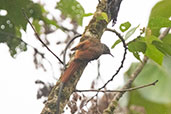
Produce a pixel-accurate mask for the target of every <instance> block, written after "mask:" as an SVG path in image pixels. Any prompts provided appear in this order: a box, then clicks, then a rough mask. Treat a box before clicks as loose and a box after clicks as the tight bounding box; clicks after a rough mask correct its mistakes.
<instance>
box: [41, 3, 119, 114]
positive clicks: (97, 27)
mask: <svg viewBox="0 0 171 114" xmlns="http://www.w3.org/2000/svg"><path fill="white" fill-rule="evenodd" d="M115 1H116V2H118V1H120V2H121V1H122V0H115ZM107 2H108V0H101V2H100V3H99V4H98V6H97V8H96V12H95V13H94V16H93V18H92V19H91V21H90V23H89V25H88V26H87V27H86V28H85V31H84V33H83V34H82V38H81V40H80V42H82V41H84V40H86V39H87V38H97V39H101V36H102V34H103V33H104V31H105V29H106V27H107V24H108V23H109V22H110V21H111V14H108V13H109V12H108V11H107ZM119 5H120V4H119ZM116 7H117V6H116ZM118 7H119V6H118ZM117 11H118V10H117ZM102 13H106V14H107V15H108V21H106V20H105V19H99V18H98V17H99V16H101V15H102ZM115 13H118V12H115ZM116 16H117V15H116ZM115 18H117V17H115ZM71 60H72V58H71ZM86 66H87V63H81V65H80V68H79V69H78V71H77V72H75V73H74V75H73V76H72V77H71V78H70V80H69V81H68V82H67V83H66V84H65V87H64V89H63V91H62V93H63V94H62V95H63V96H61V104H60V112H62V110H63V109H64V107H65V105H66V104H67V102H68V100H69V98H70V96H71V94H72V93H73V91H74V90H75V87H76V85H77V82H78V81H79V79H80V77H81V75H82V73H83V71H84V69H85V67H86ZM61 76H62V75H61ZM60 79H61V77H60ZM60 79H59V80H58V81H57V83H56V85H55V86H54V88H53V89H52V91H51V93H50V94H49V96H48V100H47V102H46V103H45V107H44V108H43V110H42V112H41V114H55V112H56V104H57V99H58V91H59V85H60V83H61V81H60Z"/></svg>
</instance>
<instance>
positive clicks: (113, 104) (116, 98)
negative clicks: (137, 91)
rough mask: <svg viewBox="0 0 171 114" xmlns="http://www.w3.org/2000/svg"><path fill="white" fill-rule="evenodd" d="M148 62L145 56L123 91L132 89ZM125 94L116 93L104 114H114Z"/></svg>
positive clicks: (166, 31)
mask: <svg viewBox="0 0 171 114" xmlns="http://www.w3.org/2000/svg"><path fill="white" fill-rule="evenodd" d="M169 30H170V28H167V29H166V30H165V31H164V32H163V33H161V34H160V36H159V39H163V38H164V37H165V36H166V35H167V34H168V33H169ZM147 61H148V58H147V57H146V56H144V59H143V61H142V63H139V65H138V67H137V68H136V70H135V71H134V72H133V73H132V74H131V76H130V79H129V80H128V82H127V83H126V84H125V85H124V86H123V88H122V90H124V89H128V88H130V87H131V85H132V83H133V81H134V80H135V79H136V77H137V76H138V74H139V73H140V72H141V71H142V69H143V68H144V66H145V64H146V63H147ZM125 92H126V91H123V92H118V93H116V94H115V96H114V98H113V100H112V101H111V103H110V104H109V106H108V108H107V109H105V110H104V112H103V114H111V113H113V112H114V110H115V109H116V107H117V105H118V101H119V99H120V98H121V97H122V96H123V94H124V93H125Z"/></svg>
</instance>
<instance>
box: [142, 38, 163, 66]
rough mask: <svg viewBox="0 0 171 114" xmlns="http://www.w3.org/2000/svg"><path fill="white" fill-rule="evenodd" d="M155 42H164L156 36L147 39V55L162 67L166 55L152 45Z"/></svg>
mask: <svg viewBox="0 0 171 114" xmlns="http://www.w3.org/2000/svg"><path fill="white" fill-rule="evenodd" d="M154 41H158V42H162V41H160V40H159V39H158V38H157V37H155V36H149V37H145V43H146V45H147V48H146V51H145V55H146V56H148V57H149V58H150V59H152V60H153V61H155V62H156V63H158V64H159V65H161V64H162V62H163V57H164V54H163V53H162V52H161V51H160V50H158V49H157V48H156V47H155V46H154V45H153V44H152V42H154Z"/></svg>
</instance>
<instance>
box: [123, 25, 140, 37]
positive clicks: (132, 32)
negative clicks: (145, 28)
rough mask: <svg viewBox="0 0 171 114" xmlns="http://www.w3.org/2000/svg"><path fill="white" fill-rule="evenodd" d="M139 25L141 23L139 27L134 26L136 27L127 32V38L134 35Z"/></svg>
mask: <svg viewBox="0 0 171 114" xmlns="http://www.w3.org/2000/svg"><path fill="white" fill-rule="evenodd" d="M139 26H140V25H138V26H137V27H134V28H132V29H131V30H129V31H128V32H127V33H126V35H125V40H127V39H128V38H129V37H130V36H131V35H133V34H134V33H135V31H136V30H137V28H138V27H139Z"/></svg>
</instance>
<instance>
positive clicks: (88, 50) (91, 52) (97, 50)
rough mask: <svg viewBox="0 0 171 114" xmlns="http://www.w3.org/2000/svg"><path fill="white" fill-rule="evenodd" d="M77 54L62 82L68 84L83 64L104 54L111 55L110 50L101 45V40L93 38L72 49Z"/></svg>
mask: <svg viewBox="0 0 171 114" xmlns="http://www.w3.org/2000/svg"><path fill="white" fill-rule="evenodd" d="M71 50H72V51H76V52H75V56H74V60H73V61H72V62H71V63H70V64H69V67H68V68H67V69H66V70H65V72H64V74H63V75H62V78H61V81H62V82H64V83H65V82H67V81H68V79H69V77H70V76H72V75H73V74H74V72H75V71H76V70H77V69H78V68H79V66H80V63H81V62H89V61H92V60H95V59H98V58H99V57H100V56H101V55H102V54H110V55H111V56H113V55H112V54H111V53H110V50H109V48H108V47H107V46H106V45H105V44H103V43H100V40H98V39H95V38H91V39H87V40H85V41H83V42H80V43H79V44H78V45H77V46H76V47H74V48H72V49H71Z"/></svg>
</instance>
